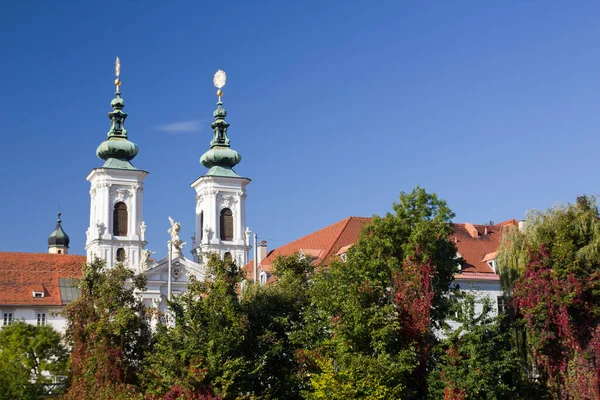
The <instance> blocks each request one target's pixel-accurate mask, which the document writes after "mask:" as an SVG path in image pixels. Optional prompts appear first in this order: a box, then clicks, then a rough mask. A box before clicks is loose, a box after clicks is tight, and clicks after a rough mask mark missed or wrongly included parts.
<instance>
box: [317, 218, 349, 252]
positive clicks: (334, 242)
mask: <svg viewBox="0 0 600 400" xmlns="http://www.w3.org/2000/svg"><path fill="white" fill-rule="evenodd" d="M352 218H354V217H348V218H346V223H345V224H344V226H343V227H342V229H340V232H339V233H338V234H337V236H336V238H335V240H334V241H333V243H332V244H331V246H329V249H327V251H326V252H325V254H324V256H323V261H325V260H327V259H328V258H329V255H330V253H331V251H332V250H333V248H334V247H335V244H336V243H337V242H338V240H340V236H342V233H344V230H345V229H346V228H347V227H348V224H349V223H350V221H352ZM342 221H344V220H342Z"/></svg>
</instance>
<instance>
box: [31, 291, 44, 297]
mask: <svg viewBox="0 0 600 400" xmlns="http://www.w3.org/2000/svg"><path fill="white" fill-rule="evenodd" d="M33 297H34V298H35V299H40V298H42V297H44V292H36V291H35V290H34V291H33Z"/></svg>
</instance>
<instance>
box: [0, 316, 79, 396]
mask: <svg viewBox="0 0 600 400" xmlns="http://www.w3.org/2000/svg"><path fill="white" fill-rule="evenodd" d="M61 340H62V338H61V335H60V333H58V332H56V331H55V330H54V329H53V328H52V327H51V326H35V325H30V324H26V323H24V322H21V321H17V322H15V323H14V324H12V325H10V326H7V327H4V328H2V330H0V388H2V390H0V392H1V393H0V399H16V398H19V399H28V398H38V397H39V396H40V394H42V393H43V392H44V390H43V385H44V384H46V383H50V382H52V378H51V376H65V375H66V374H67V365H66V361H67V351H66V349H65V347H64V345H63V344H62V342H61Z"/></svg>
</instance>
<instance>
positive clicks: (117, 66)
mask: <svg viewBox="0 0 600 400" xmlns="http://www.w3.org/2000/svg"><path fill="white" fill-rule="evenodd" d="M119 75H121V60H119V57H117V59H116V60H115V77H116V78H115V86H116V87H117V88H116V91H115V95H116V96H119V95H120V94H121V91H120V88H119V87H120V86H121V83H123V82H121V79H120V78H119Z"/></svg>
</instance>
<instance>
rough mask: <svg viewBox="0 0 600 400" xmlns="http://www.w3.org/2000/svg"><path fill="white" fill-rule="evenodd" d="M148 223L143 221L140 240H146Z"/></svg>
mask: <svg viewBox="0 0 600 400" xmlns="http://www.w3.org/2000/svg"><path fill="white" fill-rule="evenodd" d="M146 228H147V226H146V222H144V221H142V224H141V225H140V238H141V239H142V240H146Z"/></svg>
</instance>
